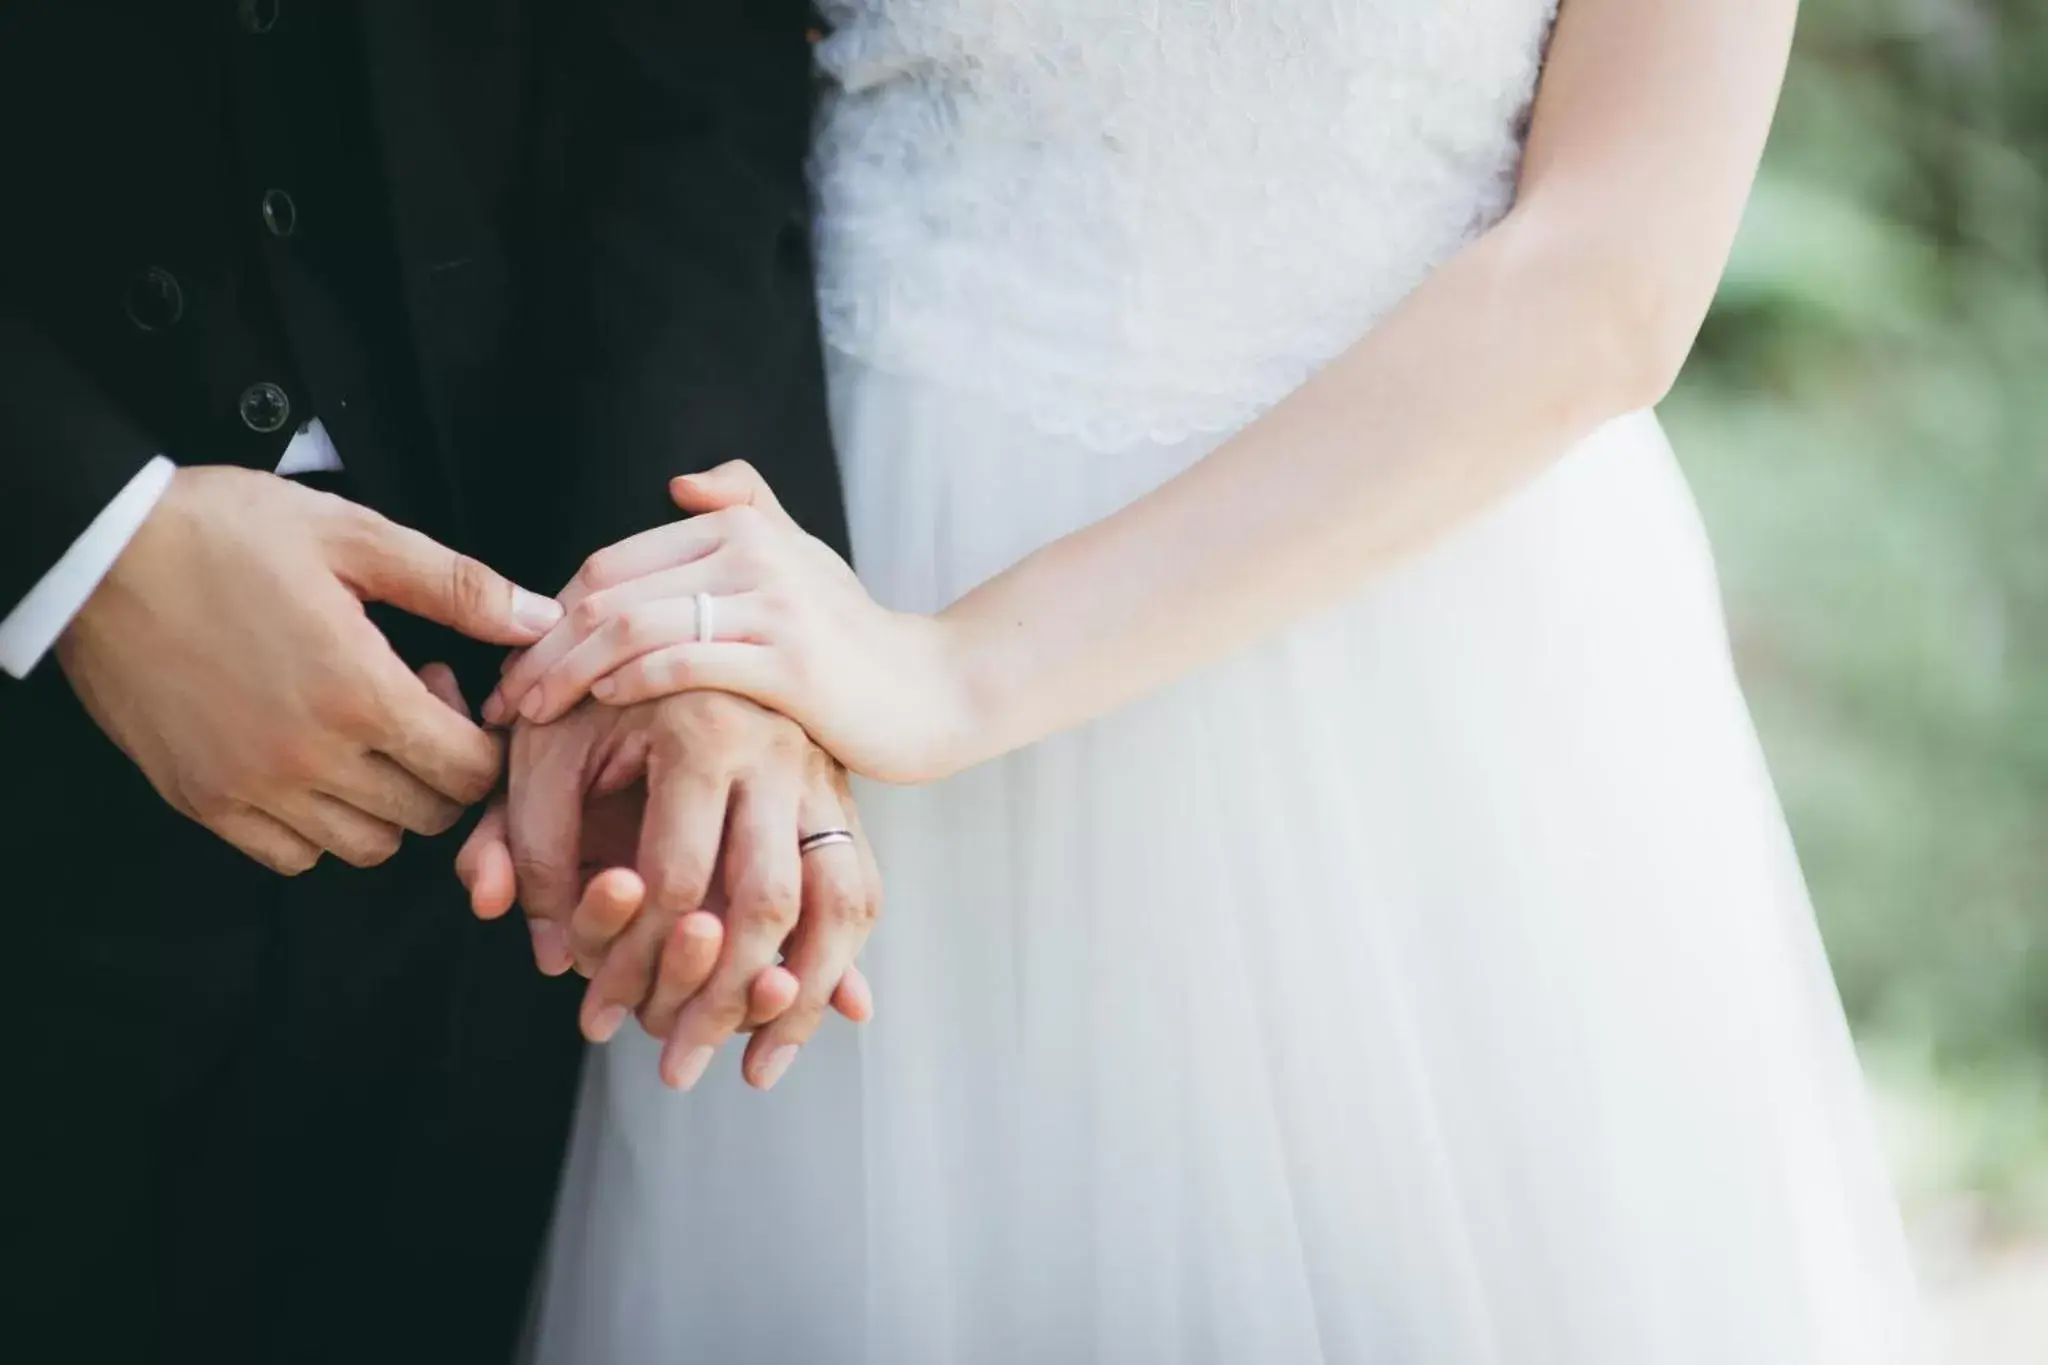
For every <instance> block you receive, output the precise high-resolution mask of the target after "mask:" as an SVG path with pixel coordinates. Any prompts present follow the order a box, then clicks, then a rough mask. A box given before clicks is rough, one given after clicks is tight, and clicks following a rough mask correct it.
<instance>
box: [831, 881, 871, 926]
mask: <svg viewBox="0 0 2048 1365" xmlns="http://www.w3.org/2000/svg"><path fill="white" fill-rule="evenodd" d="M821 909H822V910H823V912H824V915H825V917H826V919H827V920H829V921H830V922H832V923H833V924H838V925H842V926H844V927H846V928H849V929H869V928H872V927H873V926H874V923H875V921H876V920H877V919H879V918H880V917H881V907H880V906H879V905H877V904H876V903H875V901H874V899H873V898H872V897H870V896H869V895H868V894H867V892H866V890H865V888H863V887H860V886H858V885H854V884H852V883H848V882H841V883H835V884H834V885H833V886H831V887H830V888H828V889H827V890H826V892H825V893H824V900H823V905H822V906H821Z"/></svg>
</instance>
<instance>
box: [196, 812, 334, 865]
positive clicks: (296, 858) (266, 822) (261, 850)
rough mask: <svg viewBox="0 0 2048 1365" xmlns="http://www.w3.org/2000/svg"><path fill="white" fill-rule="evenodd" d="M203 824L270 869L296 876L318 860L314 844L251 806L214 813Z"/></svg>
mask: <svg viewBox="0 0 2048 1365" xmlns="http://www.w3.org/2000/svg"><path fill="white" fill-rule="evenodd" d="M206 827H207V828H208V829H210V830H212V831H213V832H214V833H215V834H218V835H219V836H220V837H221V838H223V839H225V840H227V841H228V842H229V843H231V844H233V845H234V846H235V847H236V848H238V849H240V850H241V851H242V852H244V853H246V854H248V855H249V856H250V857H251V858H254V859H255V860H256V861H257V862H259V863H262V864H263V865H264V866H265V867H267V868H269V869H270V870H271V871H272V872H278V873H282V874H283V875H285V876H287V877H296V876H298V875H299V874H300V873H301V872H305V871H308V870H309V869H311V868H312V866H313V864H315V863H317V862H319V861H320V849H319V847H318V846H317V845H315V844H313V843H312V842H311V841H309V840H307V839H306V838H304V837H303V836H302V835H300V834H298V833H297V832H296V831H294V830H292V829H290V828H289V827H287V826H286V825H285V824H284V822H283V821H281V820H278V819H275V818H274V817H272V816H269V815H265V814H264V813H263V812H262V811H260V810H257V809H255V808H254V807H253V806H245V807H242V808H241V809H239V810H232V811H229V812H228V813H227V814H225V815H220V816H216V817H214V818H213V819H212V820H209V821H208V822H207V825H206Z"/></svg>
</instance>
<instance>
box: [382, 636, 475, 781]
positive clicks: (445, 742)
mask: <svg viewBox="0 0 2048 1365" xmlns="http://www.w3.org/2000/svg"><path fill="white" fill-rule="evenodd" d="M373 676H375V678H376V693H377V699H378V706H379V714H378V718H377V721H376V723H375V724H374V726H373V727H372V728H371V730H370V732H369V733H368V735H367V736H366V737H367V738H368V739H369V741H370V744H371V747H373V748H375V749H377V750H378V751H380V752H382V753H383V754H384V755H385V756H387V757H388V758H390V759H391V761H392V762H394V763H396V764H397V765H398V766H399V767H401V768H403V769H404V770H405V771H407V772H409V773H411V774H412V775H413V776H414V777H416V778H418V779H419V780H420V781H422V782H424V783H426V784H427V786H429V787H431V788H433V789H434V790H435V791H436V792H439V793H440V794H441V795H442V796H444V797H446V798H448V799H449V800H450V801H453V802H455V803H456V804H457V805H461V806H473V805H475V804H476V803H477V802H479V801H481V800H483V799H484V798H485V797H486V796H489V795H490V794H491V789H492V788H493V787H495V786H497V784H498V773H499V771H500V769H501V768H502V767H503V765H504V751H503V748H502V746H501V745H500V743H499V741H498V739H497V738H496V737H495V736H493V735H491V734H490V733H488V732H487V731H485V730H483V729H480V728H479V727H478V726H477V725H476V724H475V723H474V722H472V721H471V720H470V719H469V717H468V715H467V714H466V713H458V712H457V711H456V710H455V709H454V708H452V707H450V706H449V705H448V704H447V703H446V702H445V701H443V700H441V699H440V698H439V697H437V696H435V695H434V693H433V692H432V691H431V690H430V689H429V688H428V686H427V684H426V683H425V682H423V681H421V679H420V678H419V676H418V675H416V674H414V673H413V672H412V670H411V669H409V668H407V667H406V666H405V665H404V664H403V663H402V662H400V661H399V658H398V656H397V655H396V654H391V655H389V657H388V658H386V659H384V660H382V661H381V662H379V663H378V664H376V665H375V666H374V673H373Z"/></svg>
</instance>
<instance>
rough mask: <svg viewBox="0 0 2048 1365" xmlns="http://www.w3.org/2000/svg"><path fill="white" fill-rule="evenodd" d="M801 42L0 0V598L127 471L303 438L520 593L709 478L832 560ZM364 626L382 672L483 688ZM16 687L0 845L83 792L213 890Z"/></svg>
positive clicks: (121, 787) (772, 34) (440, 10)
mask: <svg viewBox="0 0 2048 1365" xmlns="http://www.w3.org/2000/svg"><path fill="white" fill-rule="evenodd" d="M808 18H809V12H808V8H807V6H806V5H804V4H802V3H798V2H797V0H516V2H508V0H355V3H343V2H342V0H332V2H331V3H324V4H322V3H316V2H315V0H212V2H210V3H197V2H196V0H102V3H98V4H94V5H77V4H73V3H69V0H16V3H11V4H8V5H6V6H4V7H0V193H4V195H5V209H4V212H0V609H4V607H5V606H11V605H12V604H13V603H14V602H15V601H17V600H18V599H19V598H20V597H21V596H22V595H23V593H25V592H26V591H27V590H28V588H29V587H30V586H31V585H32V584H33V583H34V582H35V581H36V579H37V578H38V577H40V575H41V574H42V573H43V572H44V571H46V570H47V569H48V568H49V566H50V565H51V564H52V563H54V562H55V561H56V559H57V558H58V557H59V555H60V554H61V553H62V552H63V551H64V549H65V548H66V547H67V546H68V545H69V543H70V542H71V540H72V539H73V538H75V537H76V536H77V535H78V533H79V532H80V531H81V530H82V529H83V528H84V527H85V525H86V524H87V523H88V522H89V521H90V520H91V518H92V517H93V516H94V515H96V514H97V513H98V511H99V510H100V509H101V508H102V507H103V506H104V505H105V504H106V503H107V501H108V500H109V499H111V498H112V497H113V496H114V494H115V493H116V492H117V491H118V490H119V489H120V488H121V486H122V485H123V484H124V483H125V482H126V481H127V480H128V479H129V478H130V477H132V476H133V475H134V474H135V473H136V472H137V471H138V470H139V469H140V468H141V467H142V465H143V464H144V463H145V462H146V461H147V460H148V459H149V458H151V457H152V456H153V455H156V454H159V453H162V454H167V455H169V456H170V457H171V458H173V459H174V460H176V461H178V462H180V463H184V464H205V463H235V464H243V465H248V466H251V467H256V468H268V467H271V466H272V465H274V463H275V462H276V460H277V459H278V457H279V455H280V454H281V453H282V451H283V449H284V446H285V444H286V443H287V442H288V440H289V439H290V437H291V436H292V435H293V433H294V432H295V431H296V430H297V429H298V427H299V426H300V425H301V424H302V423H303V421H305V420H306V419H309V418H312V417H315V416H317V417H318V418H319V419H320V420H321V421H322V422H323V424H324V425H325V426H326V427H327V428H328V430H329V431H330V432H331V433H332V434H333V436H334V437H335V441H336V444H337V447H338V448H339V450H340V451H341V453H342V457H343V460H344V462H345V463H346V464H347V466H348V469H349V478H350V483H351V487H352V489H353V490H354V491H356V492H357V493H358V495H359V496H362V497H363V499H364V500H365V501H367V502H370V503H371V504H372V505H375V506H377V507H378V508H379V509H380V510H383V511H386V512H387V513H389V514H391V515H393V516H395V517H398V518H399V519H401V520H404V521H406V522H408V523H410V524H413V525H417V526H419V527H420V528H421V529H422V530H425V531H426V532H428V533H429V534H431V535H434V536H436V537H438V538H440V539H442V540H444V541H447V542H449V543H451V544H453V545H455V546H457V547H458V548H461V549H464V550H467V551H470V552H472V553H475V554H477V555H478V556H479V557H481V558H483V559H485V560H486V561H487V562H490V563H492V564H493V565H495V566H497V567H499V568H500V569H502V570H503V571H504V572H506V573H508V574H509V575H511V576H512V577H514V578H515V579H518V580H520V581H522V582H525V583H528V584H530V585H532V586H535V587H537V588H540V589H542V590H544V591H551V590H553V589H554V588H556V587H557V586H559V585H560V583H561V582H562V581H563V580H564V579H565V578H566V577H567V576H568V575H569V573H570V572H572V571H573V570H574V568H575V566H576V564H577V563H578V562H579V561H580V559H581V558H582V557H583V556H584V555H585V554H587V553H588V552H589V551H590V550H592V549H595V548H597V547H598V546H600V545H602V544H605V543H608V542H610V541H612V540H615V539H617V538H619V537H620V536H622V535H625V534H628V533H630V532H632V531H635V530H639V529H642V528H644V527H646V526H648V525H651V524H654V523H655V522H658V521H661V520H665V519H669V518H671V517H673V515H674V512H673V509H672V508H671V507H670V505H669V504H668V501H667V495H666V481H667V478H668V476H669V475H671V474H674V473H678V472H684V471H687V470H691V469H697V468H703V467H707V466H709V465H711V464H715V463H717V462H719V461H721V460H724V459H728V458H732V457H735V456H744V457H746V458H748V459H751V460H753V461H755V462H756V463H757V464H758V465H760V466H761V468H762V469H763V470H764V471H765V472H766V473H767V474H768V476H769V478H770V479H771V480H772V481H773V482H774V484H775V485H776V487H777V489H778V490H779V492H780V493H781V494H782V496H783V498H784V500H785V501H786V502H787V503H788V504H789V506H790V507H791V509H792V511H794V512H795V513H796V514H797V515H798V516H799V517H800V518H801V519H803V520H805V521H806V522H807V523H808V524H809V525H810V526H811V527H812V529H813V530H815V531H817V532H818V533H820V534H822V535H824V536H825V537H826V538H827V539H828V540H832V541H834V542H840V543H843V532H842V529H841V524H840V513H839V496H838V487H837V481H836V476H835V472H834V467H833V462H832V458H831V453H830V447H829V440H828V436H827V431H826V422H825V414H824V402H823V394H822V379H821V374H820V365H819V358H818V348H817V340H816V326H815V318H814V312H813V302H812V284H811V276H810V269H809V261H808V252H807V240H808V233H807V225H806V217H807V214H806V193H805V184H804V179H803V172H802V165H803V157H804V151H805V145H806V140H807V135H808V130H809V118H810V108H811V98H810V97H811V90H812V80H811V76H810V68H809V53H808V44H807V43H806V42H805V28H806V25H807V22H808ZM280 195H282V196H284V197H283V198H282V199H280V198H279V196H280ZM280 204H282V205H283V206H284V207H283V208H282V209H280V208H279V206H280ZM281 218H282V219H283V220H284V221H285V225H286V226H288V228H289V233H288V235H285V234H282V233H280V231H279V226H280V219H281ZM264 385H272V386H275V390H276V391H277V392H279V393H282V394H283V395H284V398H285V401H286V402H287V403H288V404H289V406H290V416H289V419H288V420H286V421H285V422H284V423H282V424H281V425H277V426H275V427H274V429H258V428H259V427H264V426H266V425H267V424H268V423H269V421H270V419H271V417H273V416H274V415H275V404H274V403H272V404H270V405H268V406H265V405H264V404H262V403H257V404H256V406H255V407H254V408H253V409H252V408H251V407H250V404H251V403H252V402H255V399H254V398H253V397H252V395H254V394H256V392H257V390H258V388H259V386H264ZM266 392H267V390H266ZM252 412H253V415H254V417H255V418H256V419H259V420H256V421H254V422H253V423H252V421H251V420H250V415H251V414H252ZM396 632H397V634H398V635H399V636H401V637H402V638H401V644H402V645H403V646H404V647H405V650H406V652H407V653H409V654H411V655H413V656H415V659H416V661H418V660H419V659H420V658H422V657H424V656H425V655H435V656H443V655H446V654H448V653H450V652H454V653H456V654H457V655H458V656H459V657H461V658H465V659H468V660H469V662H470V664H471V667H470V669H469V670H467V671H468V678H467V681H469V682H470V683H471V684H472V686H478V685H481V683H482V682H483V681H484V680H485V678H486V677H487V676H488V674H487V672H486V671H485V666H484V662H483V660H482V659H481V658H480V657H479V656H477V655H476V653H475V652H473V651H470V652H465V651H463V650H462V648H461V646H460V645H459V644H456V643H454V642H450V641H447V640H442V639H437V638H433V637H432V636H431V635H430V634H429V633H427V632H424V631H415V630H412V629H411V628H410V627H409V626H408V625H407V624H406V623H398V624H397V626H396ZM55 674H56V669H55V668H54V666H53V665H49V664H46V665H45V666H44V668H43V669H42V670H41V676H40V677H39V678H38V679H36V681H35V682H34V683H33V684H32V685H30V686H27V687H18V686H12V685H9V684H6V683H5V682H4V681H0V742H4V744H5V752H6V753H7V755H8V761H7V765H6V768H5V770H4V772H0V804H9V805H14V806H16V807H17V809H16V810H15V811H14V812H11V813H10V814H11V818H9V819H6V820H0V851H5V850H6V848H7V847H8V846H10V845H11V846H12V847H13V848H14V849H22V848H27V847H35V848H39V849H44V850H48V849H50V848H53V847H54V848H67V847H72V846H75V845H76V844H77V843H78V841H79V840H80V838H81V837H82V833H81V832H80V831H78V830H76V829H75V828H73V827H72V821H71V818H70V816H69V815H61V816H60V815H58V814H57V809H61V807H62V806H63V805H64V804H68V803H66V802H52V801H51V800H50V799H49V798H50V797H51V796H58V797H65V798H69V797H79V798H85V797H90V798H91V799H92V800H93V801H95V802H96V803H100V804H102V806H104V803H105V802H107V801H108V800H109V799H118V800H119V803H120V806H121V811H122V814H123V816H124V817H125V818H126V820H127V821H128V822H129V825H130V827H131V828H132V829H135V830H136V831H137V832H139V833H140V834H142V835H143V836H145V837H143V838H142V839H140V840H138V841H137V842H138V846H147V847H148V848H150V849H152V850H154V851H155V852H157V853H158V854H160V855H164V856H169V857H171V858H172V859H173V860H174V861H183V860H184V859H185V858H188V857H189V858H193V859H197V861H198V863H199V864H200V865H204V866H206V867H207V868H208V869H209V870H218V869H219V868H220V866H221V865H220V864H219V863H218V861H217V860H215V859H214V858H213V857H212V856H211V854H210V852H208V851H205V845H206V844H207V842H208V841H209V840H210V836H207V835H205V834H203V833H202V832H201V831H199V830H197V829H193V828H188V827H186V826H185V825H184V823H183V822H182V821H179V820H178V819H177V818H176V817H175V816H172V815H171V814H170V813H169V812H168V811H166V810H163V809H162V808H161V805H160V803H157V802H155V801H154V799H153V798H151V799H142V798H143V797H144V796H146V795H147V793H146V791H142V790H138V788H139V787H140V783H139V780H138V779H136V778H135V777H134V776H133V774H132V772H126V771H124V770H125V764H123V765H118V767H117V765H116V763H114V762H112V761H110V760H112V759H113V758H114V756H113V755H112V753H111V749H110V748H109V746H106V745H105V744H104V743H103V742H101V741H99V740H98V739H97V737H96V735H95V734H94V733H93V732H91V731H90V730H89V729H87V728H86V727H84V726H83V724H82V723H81V718H80V717H79V716H78V715H77V714H76V711H75V708H74V707H72V706H71V705H70V703H69V699H68V697H67V696H66V695H64V691H65V689H63V687H62V686H61V682H60V680H59V679H57V678H56V676H55ZM31 792H37V793H41V794H42V799H40V800H38V801H36V802H32V803H31V802H28V801H27V799H26V798H27V797H28V795H29V794H30V793H31ZM26 805H35V806H38V807H53V809H52V810H51V812H50V813H51V816H52V818H51V819H50V820H48V821H47V822H46V821H42V820H38V819H36V818H34V812H33V811H24V810H23V809H22V807H24V806H26ZM25 816H26V818H24V817H25Z"/></svg>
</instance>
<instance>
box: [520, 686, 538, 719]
mask: <svg viewBox="0 0 2048 1365" xmlns="http://www.w3.org/2000/svg"><path fill="white" fill-rule="evenodd" d="M540 702H541V697H540V689H539V688H538V687H536V688H534V689H533V691H531V692H528V693H527V694H526V698H525V700H523V701H521V702H520V703H519V714H520V715H522V716H524V717H526V718H527V719H528V720H533V719H535V718H536V717H538V716H539V715H540Z"/></svg>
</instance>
